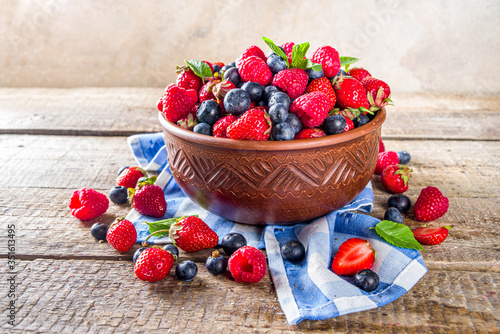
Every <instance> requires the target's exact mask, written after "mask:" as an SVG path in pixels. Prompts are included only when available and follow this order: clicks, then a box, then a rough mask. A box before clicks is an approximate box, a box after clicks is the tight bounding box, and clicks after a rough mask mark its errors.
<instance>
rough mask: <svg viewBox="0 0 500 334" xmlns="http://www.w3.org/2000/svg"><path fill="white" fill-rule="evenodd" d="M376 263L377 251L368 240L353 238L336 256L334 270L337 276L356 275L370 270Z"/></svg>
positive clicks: (341, 247) (344, 244) (347, 241)
mask: <svg viewBox="0 0 500 334" xmlns="http://www.w3.org/2000/svg"><path fill="white" fill-rule="evenodd" d="M374 262H375V250H374V249H373V247H372V245H371V244H370V242H369V241H368V240H363V239H360V238H351V239H348V240H346V241H344V243H343V244H342V245H340V248H339V250H338V252H337V254H335V258H334V259H333V263H332V270H333V272H334V273H335V274H337V275H355V274H356V273H358V272H359V271H360V270H363V269H370V268H371V267H373V263H374Z"/></svg>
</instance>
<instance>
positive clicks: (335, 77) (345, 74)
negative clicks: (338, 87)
mask: <svg viewBox="0 0 500 334" xmlns="http://www.w3.org/2000/svg"><path fill="white" fill-rule="evenodd" d="M341 75H342V78H345V77H351V76H350V75H349V74H347V72H346V71H344V70H343V69H340V70H339V71H338V72H337V74H335V76H334V77H333V81H334V82H335V80H337V79H338V78H339V77H340V76H341Z"/></svg>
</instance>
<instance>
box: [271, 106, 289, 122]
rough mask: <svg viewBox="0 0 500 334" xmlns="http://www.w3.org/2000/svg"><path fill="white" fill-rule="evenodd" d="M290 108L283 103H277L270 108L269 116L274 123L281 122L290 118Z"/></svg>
mask: <svg viewBox="0 0 500 334" xmlns="http://www.w3.org/2000/svg"><path fill="white" fill-rule="evenodd" d="M288 114H289V112H288V109H287V108H286V107H285V105H284V104H282V103H277V104H275V105H273V106H272V107H270V108H269V117H270V118H271V121H273V122H274V123H281V122H284V121H286V119H287V118H288Z"/></svg>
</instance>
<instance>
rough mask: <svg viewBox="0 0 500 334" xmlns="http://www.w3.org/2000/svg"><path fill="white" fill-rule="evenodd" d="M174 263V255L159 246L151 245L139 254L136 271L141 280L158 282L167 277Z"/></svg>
mask: <svg viewBox="0 0 500 334" xmlns="http://www.w3.org/2000/svg"><path fill="white" fill-rule="evenodd" d="M173 265H174V257H173V256H172V254H170V252H167V251H166V250H164V249H162V248H159V247H151V248H147V249H145V250H144V251H143V252H142V253H141V254H140V255H139V258H138V259H137V261H136V262H135V266H134V272H135V275H136V276H137V278H139V279H140V280H143V281H148V282H157V281H161V280H162V279H164V278H165V277H167V275H168V273H169V272H170V270H171V269H172V266H173Z"/></svg>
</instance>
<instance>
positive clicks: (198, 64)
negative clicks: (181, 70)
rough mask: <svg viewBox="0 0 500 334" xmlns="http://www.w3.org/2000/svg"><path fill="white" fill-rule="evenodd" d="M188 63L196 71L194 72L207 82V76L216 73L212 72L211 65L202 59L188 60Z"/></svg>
mask: <svg viewBox="0 0 500 334" xmlns="http://www.w3.org/2000/svg"><path fill="white" fill-rule="evenodd" d="M186 65H187V66H188V67H189V68H190V69H191V70H192V71H193V72H194V74H196V75H197V76H199V77H200V78H201V79H202V80H203V83H205V78H208V77H211V76H213V75H214V74H213V73H212V70H211V69H210V66H208V64H207V63H205V62H202V61H201V60H196V59H191V60H186Z"/></svg>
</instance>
